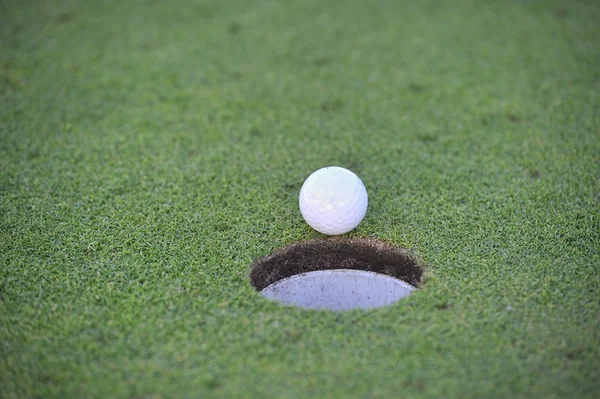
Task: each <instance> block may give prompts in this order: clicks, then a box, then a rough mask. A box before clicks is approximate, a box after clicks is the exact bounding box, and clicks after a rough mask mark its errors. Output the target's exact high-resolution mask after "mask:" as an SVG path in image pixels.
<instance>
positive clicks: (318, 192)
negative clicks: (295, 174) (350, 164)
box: [299, 166, 369, 235]
mask: <svg viewBox="0 0 600 399" xmlns="http://www.w3.org/2000/svg"><path fill="white" fill-rule="evenodd" d="M299 200H300V212H302V217H304V220H306V223H308V224H309V225H310V227H312V228H313V229H315V230H317V231H319V232H321V233H323V234H329V235H335V234H344V233H347V232H349V231H350V230H352V229H353V228H355V227H356V226H358V224H359V223H360V222H361V220H363V218H364V217H365V213H366V212H367V205H368V202H369V199H368V196H367V190H366V189H365V185H364V184H363V182H362V181H361V180H360V178H359V177H358V176H356V175H355V174H354V173H353V172H351V171H349V170H348V169H344V168H340V167H339V166H329V167H326V168H322V169H319V170H317V171H316V172H314V173H313V174H311V175H310V176H308V178H307V179H306V180H305V181H304V184H303V185H302V189H301V190H300V198H299Z"/></svg>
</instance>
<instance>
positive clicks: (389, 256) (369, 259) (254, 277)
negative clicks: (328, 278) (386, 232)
mask: <svg viewBox="0 0 600 399" xmlns="http://www.w3.org/2000/svg"><path fill="white" fill-rule="evenodd" d="M333 269H352V270H365V271H369V272H375V273H381V274H386V275H388V276H391V277H395V278H398V279H400V280H403V281H405V282H407V283H409V284H411V285H413V286H415V287H417V286H418V285H419V284H420V283H421V279H422V277H423V273H424V271H425V268H424V266H423V265H421V264H420V263H419V262H418V261H417V260H416V259H415V258H414V257H413V256H411V255H410V254H409V253H408V251H407V250H406V249H405V248H402V247H398V246H393V245H390V244H388V243H386V242H384V241H381V240H379V239H376V238H339V237H333V238H316V239H311V240H306V241H300V242H297V243H294V244H291V245H288V246H285V247H283V248H280V249H278V250H276V251H275V252H273V253H271V254H269V255H267V256H265V257H264V258H261V259H258V260H256V261H255V262H254V263H252V265H251V266H250V282H251V283H252V285H253V286H254V288H256V289H257V290H258V291H262V290H263V289H264V288H265V287H267V286H269V285H271V284H273V283H275V282H277V281H279V280H281V279H284V278H287V277H291V276H294V275H296V274H301V273H307V272H311V271H317V270H333Z"/></svg>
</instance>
